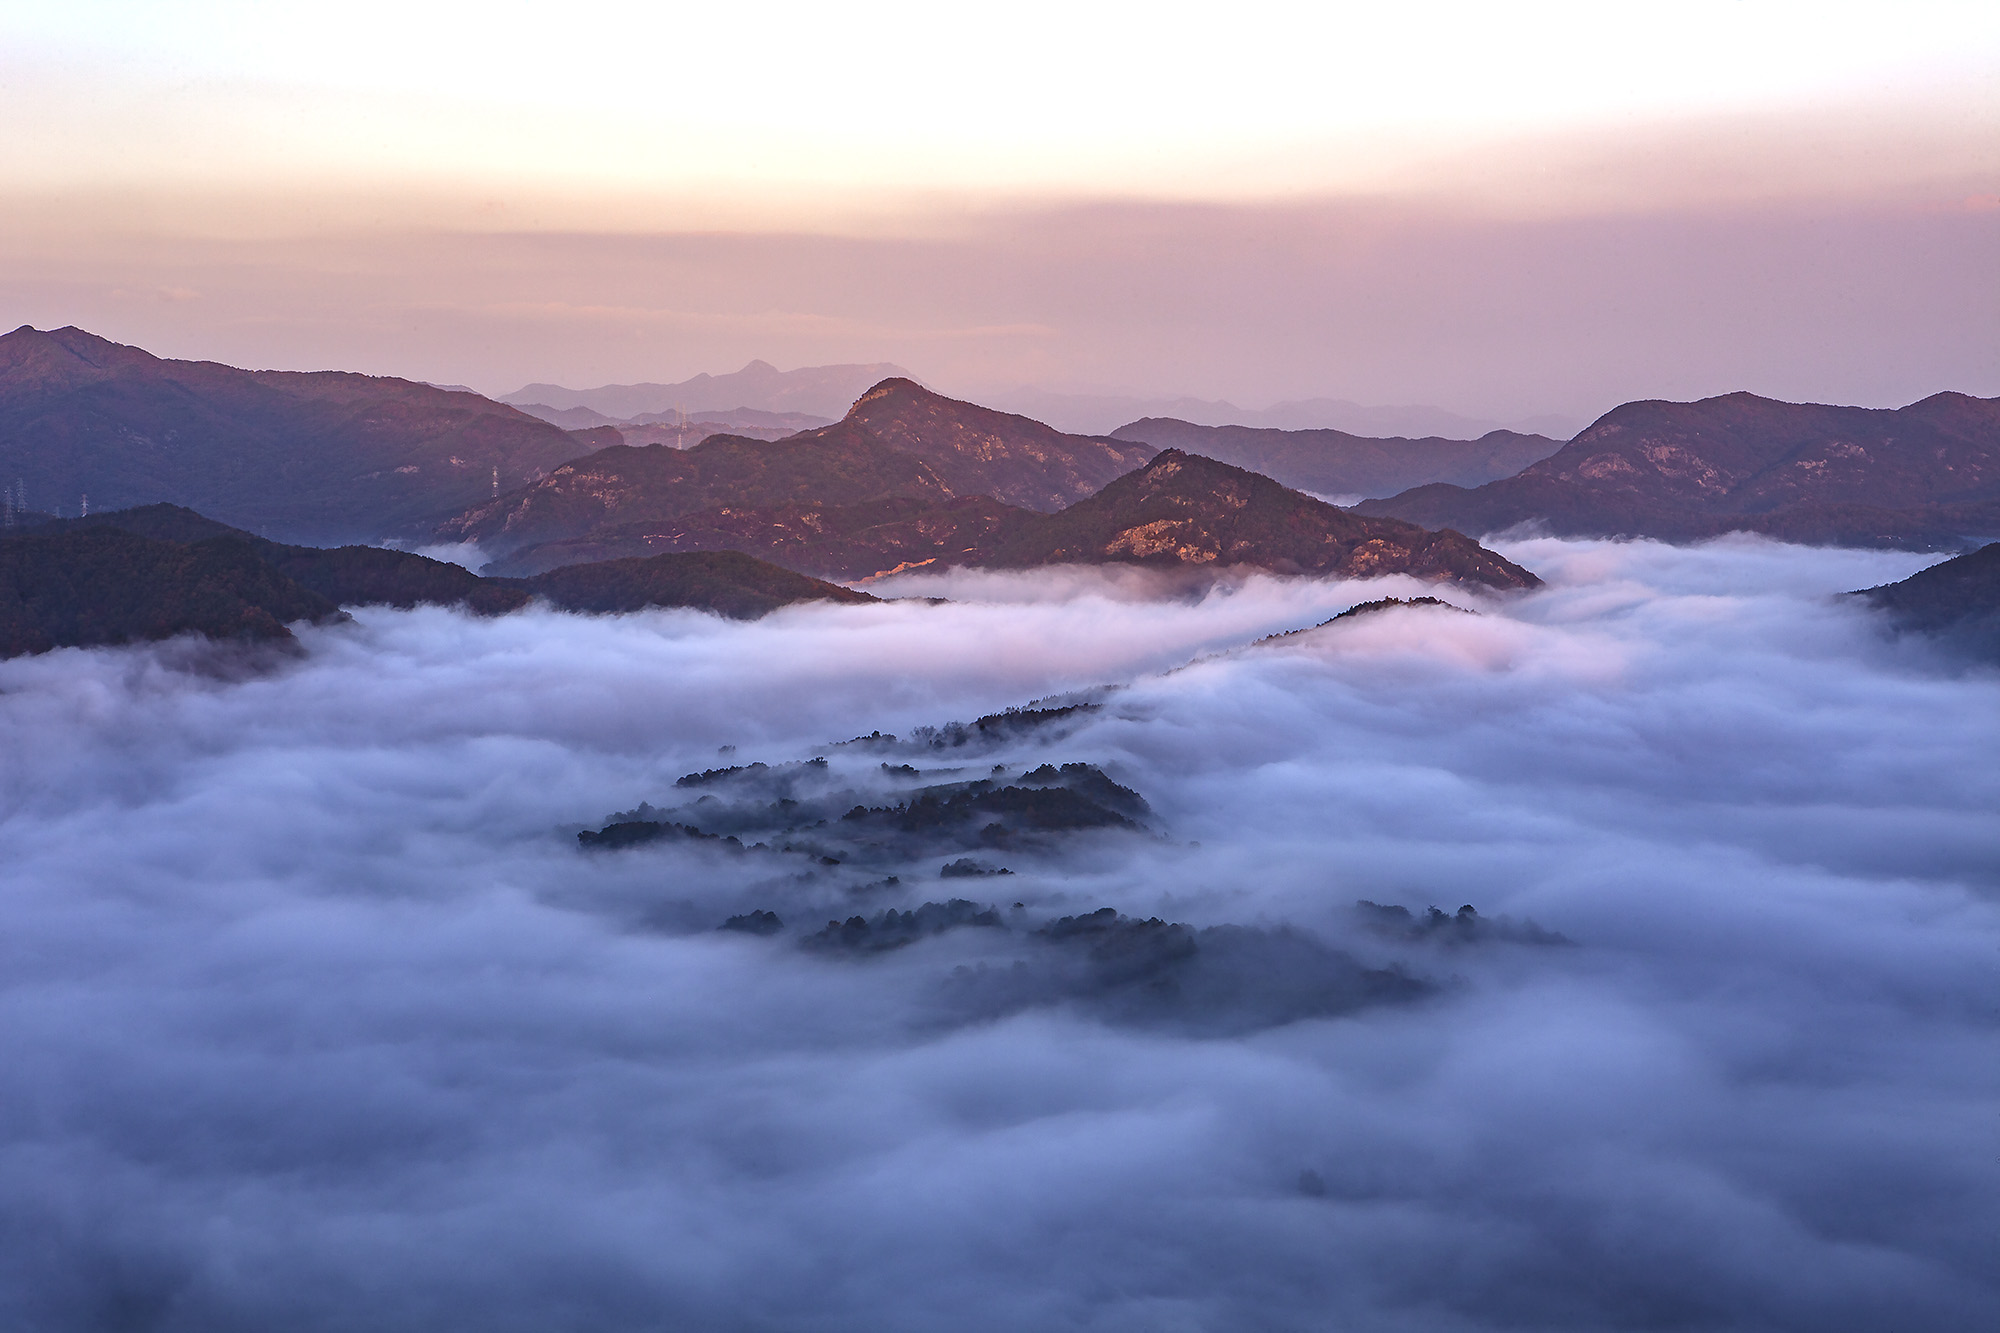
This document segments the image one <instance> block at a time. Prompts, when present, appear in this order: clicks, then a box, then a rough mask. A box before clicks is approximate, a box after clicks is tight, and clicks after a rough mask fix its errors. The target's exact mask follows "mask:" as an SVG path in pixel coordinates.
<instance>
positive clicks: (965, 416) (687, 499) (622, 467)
mask: <svg viewBox="0 0 2000 1333" xmlns="http://www.w3.org/2000/svg"><path fill="white" fill-rule="evenodd" d="M1153 452H1154V451H1153V450H1152V449H1150V448H1148V447H1146V446H1145V445H1140V444H1132V443H1128V442H1125V441H1115V440H1103V439H1092V438H1088V437H1084V436H1077V435H1064V434H1063V433H1062V432H1060V431H1057V430H1054V429H1053V428H1051V427H1048V426H1045V425H1043V424H1042V423H1041V422H1039V421H1030V420H1028V419H1027V418H1026V417H1017V416H1011V415H1009V414H1008V413H1005V412H995V411H992V410H990V409H988V408H984V407H979V406H977V405H975V404H972V403H961V402H958V401H956V400H954V399H950V398H945V397H942V396H940V395H938V394H934V393H932V392H931V391H930V390H928V389H926V388H924V387H923V386H921V385H919V384H916V383H914V382H912V381H910V380H905V379H891V380H884V381H883V382H882V383H880V384H878V385H876V386H875V387H874V388H872V389H870V390H869V391H868V392H867V393H865V394H863V395H862V396H861V397H860V399H859V400H857V401H856V402H855V404H854V406H853V407H852V408H851V409H850V410H849V411H848V413H847V415H846V417H845V418H844V419H842V420H840V421H838V422H835V423H834V424H833V425H831V426H824V427H821V428H820V429H818V430H812V431H804V432H801V433H799V434H797V435H792V436H789V437H787V438H785V439H783V440H774V441H763V440H751V439H745V438H742V437H740V436H730V435H718V436H712V437H710V438H709V439H707V440H704V441H702V442H701V443H700V444H697V445H695V446H693V447H692V448H689V449H684V450H682V449H661V448H646V449H639V448H633V447H630V446H625V447H619V448H611V449H604V450H600V451H599V452H597V453H595V454H591V455H590V456H589V457H587V458H580V459H578V460H576V461H575V462H573V463H569V464H565V465H564V466H562V467H559V468H557V469H556V470H555V471H554V472H552V473H551V474H550V475H549V476H547V477H546V478H543V479H542V480H541V481H538V482H536V483H535V484H533V485H531V486H528V487H525V488H523V489H521V490H518V491H514V492H511V493H509V494H506V495H502V496H500V497H499V498H498V499H495V500H490V501H488V502H486V503H484V504H478V505H474V506H473V507H472V508H470V509H468V510H466V511H465V512H464V513H463V514H460V515H459V516H458V517H456V518H454V519H451V520H450V521H448V522H447V523H445V524H443V525H442V526H440V527H439V528H438V529H437V535H438V536H439V537H440V538H441V539H443V540H447V541H476V542H479V543H481V544H482V545H484V546H486V547H487V548H488V549H492V550H497V551H502V552H513V551H519V550H521V549H522V548H525V547H529V546H541V545H544V544H547V543H550V542H564V541H575V540H578V539H583V538H587V537H591V536H592V535H593V534H598V533H601V532H604V531H606V530H612V529H616V530H620V531H623V530H625V529H628V528H631V527H632V526H633V525H635V524H637V525H648V524H651V525H659V524H665V523H669V522H671V521H677V520H680V519H683V518H685V517H686V516H688V515H691V514H697V513H701V512H703V511H705V510H717V511H719V516H721V517H725V518H726V517H728V515H729V514H731V513H733V512H735V511H738V510H745V509H749V510H770V509H779V508H783V507H784V506H788V505H791V506H801V507H806V508H823V507H827V506H847V505H860V504H868V503H872V502H875V501H879V500H888V499H894V498H913V499H925V500H934V501H945V500H951V499H957V498H962V497H968V496H987V497H990V498H994V499H997V500H999V501H1001V502H1002V503H1003V504H1006V505H1012V506H1015V507H1021V508H1029V509H1058V508H1061V507H1062V506H1063V505H1065V504H1068V503H1070V502H1072V501H1074V500H1078V499H1082V498H1083V497H1084V496H1087V495H1090V494H1091V493H1093V492H1094V491H1096V490H1097V489H1098V488H1099V487H1101V486H1103V485H1104V484H1105V483H1106V482H1108V481H1110V480H1112V479H1113V478H1115V477H1117V476H1119V475H1120V474H1122V473H1124V472H1126V471H1128V470H1130V468H1131V467H1133V466H1134V465H1135V464H1137V463H1140V462H1144V461H1145V460H1146V459H1147V458H1150V457H1151V456H1152V454H1153ZM621 553H629V552H621ZM496 567H498V568H507V569H520V568H523V567H524V566H522V565H521V564H520V562H517V561H513V560H510V559H506V558H503V559H502V560H501V561H499V563H498V565H497V566H496ZM543 567H546V566H543Z"/></svg>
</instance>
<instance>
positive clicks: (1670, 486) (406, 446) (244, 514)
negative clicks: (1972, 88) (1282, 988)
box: [0, 328, 2000, 573]
mask: <svg viewBox="0 0 2000 1333" xmlns="http://www.w3.org/2000/svg"><path fill="white" fill-rule="evenodd" d="M876 369H878V368H877V367H856V366H847V367H838V366H837V367H819V368H816V369H814V370H811V371H795V372H789V373H783V372H779V371H776V370H773V369H771V368H770V367H768V366H764V365H762V363H753V364H752V365H751V366H750V367H747V368H746V369H745V370H744V371H741V372H739V373H738V374H737V375H735V376H718V377H700V378H698V379H697V380H696V381H690V382H689V383H690V384H700V383H704V382H705V383H706V384H707V385H708V386H709V387H710V388H712V389H713V388H715V386H717V385H721V386H723V387H722V388H720V389H716V392H717V393H720V394H722V395H723V396H724V397H728V398H736V397H740V396H741V395H740V392H739V391H740V390H743V389H746V388H749V387H753V386H755V385H758V384H762V385H763V386H764V387H765V389H767V390H769V395H768V396H767V400H768V398H771V397H774V398H778V399H783V398H784V397H785V396H786V395H788V394H789V395H793V396H797V395H799V394H808V392H809V391H810V392H825V393H831V392H833V391H834V390H835V388H838V389H839V391H840V392H847V389H848V387H849V386H851V384H852V382H853V377H855V376H858V375H864V374H872V373H873V372H874V371H875V370H876ZM842 377H847V381H848V383H847V385H840V384H838V383H837V381H839V380H840V379H841V378H842ZM814 386H818V387H817V388H815V387H814ZM625 387H628V388H629V387H634V386H625ZM638 387H653V388H664V389H668V390H673V391H675V392H676V393H678V392H679V391H680V390H682V389H684V388H685V387H686V386H684V385H683V386H674V385H669V386H638ZM854 392H855V398H854V400H853V402H852V405H851V406H848V407H845V408H840V409H836V410H837V411H838V412H839V414H840V415H839V419H838V420H836V421H833V422H832V423H831V424H826V425H819V426H813V427H811V428H809V429H805V430H801V431H793V430H792V429H791V428H792V427H794V426H797V425H801V424H803V423H808V422H812V421H816V420H820V419H821V418H819V417H817V416H815V415H814V414H813V413H811V412H809V411H807V410H806V409H805V408H803V407H798V406H785V405H784V404H783V403H782V402H780V403H779V405H777V406H756V405H748V404H741V403H732V404H731V405H730V406H729V407H727V408H721V409H718V408H713V407H700V406H693V405H689V406H688V411H689V413H690V415H693V416H695V417H696V418H697V425H696V426H695V427H693V429H692V430H691V429H689V428H688V427H686V426H684V425H683V423H682V420H681V417H680V414H679V413H678V412H677V411H673V412H670V413H669V419H668V420H664V421H663V420H661V419H659V418H660V414H658V413H652V414H648V413H645V412H638V413H636V414H634V415H628V416H624V417H621V418H620V420H621V422H622V423H623V424H621V425H617V426H612V425H595V426H589V427H585V428H581V429H564V428H563V427H562V426H559V425H557V424H554V423H552V422H550V421H545V420H541V419H539V418H537V417H535V416H533V415H530V414H528V413H525V412H522V411H520V410H517V409H516V408H513V407H510V406H508V405H506V404H502V403H496V402H492V401H490V400H488V399H485V398H481V397H480V396H479V395H477V394H473V393H469V392H464V391H460V390H456V389H451V388H437V387H434V386H431V385H425V384H416V383H412V382H410V381H407V380H399V379H389V378H381V377H375V376H366V375H352V374H345V373H341V372H331V371H328V372H315V373H299V372H291V371H249V370H239V369H235V368H232V367H229V366H222V365H216V364H214V363H210V362H191V361H172V360H164V359H162V358H159V357H155V356H152V355H151V354H149V353H147V352H145V351H142V350H140V349H138V348H134V347H126V346H122V345H120V344H118V343H114V342H110V341H108V340H106V339H103V338H99V337H96V336H94V335H92V334H89V333H86V332H84V331H82V330H80V329H74V328H66V329H58V330H55V331H53V332H46V333H45V332H40V331H37V330H35V329H32V328H22V329H17V330H15V331H14V332H13V333H10V334H7V335H5V336H4V337H0V510H4V511H5V515H8V516H11V515H14V514H16V513H18V512H22V511H35V510H39V511H44V512H51V513H56V514H76V513H78V512H80V511H81V510H82V509H84V508H85V506H86V502H87V504H88V506H89V507H90V508H92V509H97V510H103V509H112V508H127V507H131V506H135V505H144V504H152V503H157V502H167V503H173V504H179V505H184V506H187V507H190V508H195V509H199V510H200V511H202V512H204V513H208V514H211V515H213V516H215V517H216V518H218V519H220V520H222V521H224V522H226V523H228V524H230V525H232V526H234V527H237V528H242V529H246V530H251V531H256V532H258V533H260V534H262V535H266V536H269V537H273V538H277V539H282V540H285V541H290V542H305V543H313V544H334V543H340V542H353V541H380V540H383V539H385V538H410V537H415V536H419V535H422V534H426V533H429V532H431V531H433V530H441V531H443V532H444V533H446V534H447V535H450V536H454V537H469V538H477V539H478V540H479V541H481V542H482V543H483V544H484V545H486V547H487V549H488V550H490V551H493V552H495V553H496V554H498V555H499V556H500V557H501V563H502V564H505V565H508V566H509V567H510V568H515V569H518V570H523V571H525V569H526V567H527V566H530V565H533V566H537V567H541V568H546V567H548V566H549V565H551V564H559V563H567V562H570V561H572V560H575V559H576V558H578V556H579V555H580V554H581V553H584V552H587V551H594V552H597V553H599V554H605V553H609V552H612V551H617V552H619V553H621V554H624V553H632V552H634V551H635V550H636V549H645V550H651V549H655V548H656V547H658V546H659V545H660V544H661V543H665V544H666V545H667V546H671V547H673V548H675V549H685V548H689V547H690V546H691V545H699V544H701V543H709V544H713V545H716V546H721V547H734V548H742V549H748V550H751V551H753V552H770V553H775V552H778V551H795V550H805V549H806V548H811V554H810V556H809V557H808V556H806V555H801V556H797V557H790V556H788V557H787V558H788V559H793V558H796V559H797V560H808V559H809V560H810V561H813V562H817V563H811V564H809V565H805V566H801V567H802V568H808V569H809V570H810V571H827V570H832V569H836V568H838V569H841V570H859V569H860V568H861V566H862V565H864V564H867V563H868V562H869V560H871V559H873V558H874V556H873V555H871V554H870V553H871V552H872V553H874V555H882V554H887V553H890V552H904V553H915V552H918V551H927V552H928V553H927V554H922V555H914V554H907V555H906V556H899V558H898V560H897V561H894V562H891V563H890V564H888V565H876V566H874V567H873V568H871V569H869V570H866V571H863V572H871V573H872V572H877V571H879V570H880V569H884V568H891V567H893V565H894V564H895V563H903V562H904V560H905V558H914V559H918V560H924V559H943V558H944V554H943V553H945V552H947V551H948V550H949V549H956V550H957V551H958V552H959V554H960V555H962V556H964V558H965V559H967V560H971V559H973V558H974V556H973V555H972V554H970V553H972V552H975V551H979V552H985V553H986V555H983V556H980V557H978V558H981V559H984V558H988V557H989V556H990V557H993V558H998V557H997V552H998V551H999V550H1000V548H999V547H998V546H995V545H993V543H994V542H997V541H999V540H1000V539H1001V537H1002V536H1003V535H1005V536H1006V538H1007V540H1009V541H1012V540H1014V537H1015V536H1016V535H1018V533H1017V532H1016V529H1018V530H1019V531H1021V532H1025V531H1026V530H1027V528H1028V527H1032V526H1034V525H1033V524H1031V523H1026V521H1025V520H1022V519H1020V518H1018V517H1017V516H1015V515H1013V514H1012V511H1016V510H1018V511H1027V512H1029V513H1036V514H1043V515H1052V514H1056V513H1057V512H1058V511H1066V510H1069V509H1070V508H1072V507H1074V506H1076V505H1078V504H1079V503H1080V502H1083V501H1085V500H1088V499H1089V498H1090V497H1092V496H1095V495H1096V494H1097V493H1098V492H1099V491H1101V490H1103V489H1104V488H1105V487H1106V486H1108V485H1110V484H1111V483H1112V482H1113V481H1115V480H1116V479H1118V478H1120V477H1122V476H1125V475H1127V474H1129V473H1131V472H1133V471H1134V470H1135V469H1137V468H1139V467H1141V466H1142V465H1144V464H1146V463H1147V462H1148V461H1149V460H1150V459H1151V458H1152V457H1153V455H1154V454H1155V453H1156V452H1157V451H1158V449H1160V448H1164V447H1172V448H1175V449H1178V450H1180V451H1182V452H1183V453H1186V454H1188V455H1191V456H1192V455H1200V456H1203V457H1210V458H1214V459H1216V460H1217V461H1218V462H1225V463H1229V464H1232V465H1235V466H1243V467H1248V468H1250V469H1252V470H1254V471H1259V472H1264V473H1267V474H1270V475H1273V476H1275V477H1276V479H1277V480H1279V481H1281V482H1284V483H1287V484H1289V485H1291V486H1293V487H1296V488H1301V489H1305V490H1310V491H1314V492H1318V493H1319V494H1321V495H1373V496H1374V497H1375V498H1370V499H1367V500H1365V501H1364V502H1363V503H1362V504H1361V505H1359V506H1358V507H1357V510H1356V514H1357V516H1359V517H1365V518H1395V519H1402V520H1406V521H1408V522H1412V523H1416V524H1418V525H1420V526H1421V527H1423V528H1426V529H1445V528H1450V529H1454V530H1457V531H1460V532H1468V533H1475V534H1477V533H1487V532H1496V531H1502V530H1505V529H1507V528H1510V527H1514V526H1516V525H1520V524H1533V525H1539V526H1540V527H1542V528H1544V529H1546V530H1549V531H1552V532H1555V533H1559V534H1574V535H1619V534H1629V535H1642V536H1652V537H1658V538H1663V539H1666V540H1673V541H1681V540H1692V539H1697V538H1702V537H1707V536H1711V535H1714V534H1717V533H1720V532H1726V531H1731V530H1747V531H1754V532H1764V533H1768V534H1770V535H1772V536H1775V537H1779V538H1783V539H1787V540H1793V541H1802V542H1817V543H1844V544H1863V545H1880V546H1898V547H1909V548H1921V549H1941V550H1950V549H1957V548H1958V547H1961V546H1963V545H1964V544H1965V541H1966V539H1967V538H1974V537H1989V536H1993V535H1996V534H2000V399H1978V398H1970V397H1967V396H1965V395H1963V394H1950V393H1947V394H1939V395H1936V396H1934V397H1931V398H1927V399H1925V400H1923V401H1922V402H1920V403H1915V404H1912V405H1911V406H1909V407H1905V408H1900V409H1895V410H1879V409H1864V408H1850V407H1829V406H1820V405H1812V404H1791V403H1780V402H1773V401H1771V400H1769V399H1764V398H1758V397H1754V396H1752V395H1749V394H1731V395H1728V396H1725V397H1721V398H1712V399H1705V400H1703V401H1701V402H1696V403H1667V402H1637V403H1627V404H1625V405H1623V406H1622V407H1619V408H1616V409H1614V410H1613V411H1611V412H1609V413H1607V414H1606V415H1605V416H1604V417H1602V418H1600V419H1599V420H1598V421H1597V422H1596V423H1595V424H1593V425H1592V426H1591V427H1590V428H1589V429H1588V430H1586V431H1584V432H1583V433H1582V434H1580V435H1578V436H1577V438H1576V439H1574V440H1572V441H1571V442H1570V443H1569V444H1567V445H1562V446H1557V445H1556V443H1555V441H1553V440H1552V439H1550V438H1548V437H1545V436H1535V435H1522V434H1516V433H1512V432H1496V433H1488V434H1487V435H1485V436H1484V437H1483V438H1481V439H1478V440H1472V441H1454V440H1451V439H1448V438H1444V437H1442V436H1431V437H1426V438H1418V439H1405V438H1396V439H1377V438H1370V437H1366V436H1359V435H1352V434H1348V433H1345V432H1341V431H1333V430H1312V431H1281V430H1275V429H1268V428H1263V427H1257V426H1248V425H1222V426H1211V425H1204V424H1202V423H1200V422H1199V421H1195V420H1189V419H1164V418H1147V419H1144V420H1140V421H1136V422H1130V423H1128V424H1126V425H1124V426H1122V427H1120V428H1119V429H1118V430H1117V431H1116V432H1114V433H1113V434H1112V435H1108V436H1107V435H1080V434H1073V433H1069V432H1065V431H1061V430H1058V429H1056V428H1055V427H1053V426H1050V425H1047V424H1045V423H1043V422H1041V421H1038V420H1034V419H1032V418H1029V417H1025V416H1020V415H1016V414H1013V413H1008V412H1001V411H997V410H995V409H993V408H990V407H983V406H979V405H975V404H972V403H966V402H961V401H957V400H954V399H950V398H946V397H944V396H942V395H939V394H936V393H933V392H931V391H930V390H928V389H925V388H924V387H923V386H922V385H920V384H917V383H916V382H914V381H912V380H910V379H908V378H906V377H902V376H891V377H889V378H886V379H882V380H879V381H876V382H873V383H871V384H867V385H863V386H861V388H860V389H856V390H854ZM689 397H693V395H691V394H681V398H682V401H683V404H684V405H686V399H687V398H689ZM696 402H697V403H699V399H698V398H697V399H696ZM608 405H609V406H612V407H614V408H615V409H616V410H618V411H630V410H631V409H633V408H635V407H641V406H657V405H658V404H657V402H656V401H655V402H651V403H641V402H628V403H619V404H608ZM542 410H544V411H547V412H549V413H552V414H554V415H556V416H557V417H558V418H559V419H561V420H569V421H583V420H587V419H594V418H588V417H584V416H574V415H568V414H571V413H572V412H573V406H571V407H565V406H561V405H555V406H551V407H545V408H544V409H542ZM590 410H591V411H596V409H594V408H593V409H590ZM704 416H705V417H706V418H707V420H700V418H702V417H704ZM695 431H699V432H701V438H702V440H703V442H702V443H700V444H697V445H695V447H693V448H688V449H680V448H673V449H659V448H652V447H649V446H651V445H653V444H659V443H669V444H674V445H682V444H688V443H691V440H690V435H691V434H693V433H694V432H695ZM710 432H714V433H710ZM774 436H775V437H778V438H771V437H774ZM1544 453H1545V454H1546V456H1543V457H1536V455H1541V454H1544ZM1509 471H1512V472H1513V475H1511V476H1508V475H1501V474H1504V473H1507V472H1509ZM1404 483H1410V484H1409V485H1407V486H1405V485H1404ZM1385 492H1387V494H1384V493H1385ZM1189 502H1190V503H1196V502H1195V501H1193V500H1192V499H1190V501H1189ZM867 506H874V507H875V508H874V509H868V508H866V507H867ZM835 511H839V512H838V513H836V512H835ZM1315 521H1317V520H1315ZM662 524H666V525H669V526H667V527H662V526H661V525H662ZM814 524H818V525H820V526H821V528H822V529H824V531H822V532H821V534H820V536H818V537H817V538H812V539H810V540H808V536H807V534H809V533H812V532H813V531H815V529H814V526H813V525H814ZM828 524H832V525H834V526H833V527H832V528H829V527H827V526H826V525H828ZM1023 524H1026V525H1025V526H1023ZM440 525H442V528H441V529H440ZM899 525H900V527H899ZM968 525H969V526H968ZM834 528H837V529H838V531H837V532H836V531H835V530H834ZM1003 529H1005V530H1006V531H1005V533H1004V534H1003V531H1002V530H1003ZM899 531H901V532H903V534H904V535H901V536H898V535H895V534H896V533H897V532H899ZM924 533H928V534H930V535H929V536H922V535H921V534H924ZM912 534H915V535H912ZM1106 540H1107V541H1109V540H1111V539H1110V538H1109V537H1107V538H1106ZM635 542H638V543H642V545H641V546H640V547H638V548H635V547H634V546H633V543H635ZM801 542H803V543H805V545H804V546H803V547H801V546H800V545H799V543H801ZM927 542H928V543H929V546H928V547H927V546H926V545H925V543H927ZM954 542H956V543H959V545H958V546H957V547H955V548H953V547H952V543H954ZM643 543H652V545H650V546H647V545H643ZM815 543H817V545H815ZM527 548H537V549H536V550H534V551H533V552H529V551H528V549H527ZM1273 549H1274V551H1275V548H1273ZM836 552H840V553H841V554H836ZM1271 558H1272V559H1274V560H1279V561H1281V562H1282V561H1285V560H1292V559H1293V557H1292V556H1289V555H1286V556H1280V555H1277V554H1275V553H1274V554H1272V556H1271ZM1301 567H1304V566H1301Z"/></svg>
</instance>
